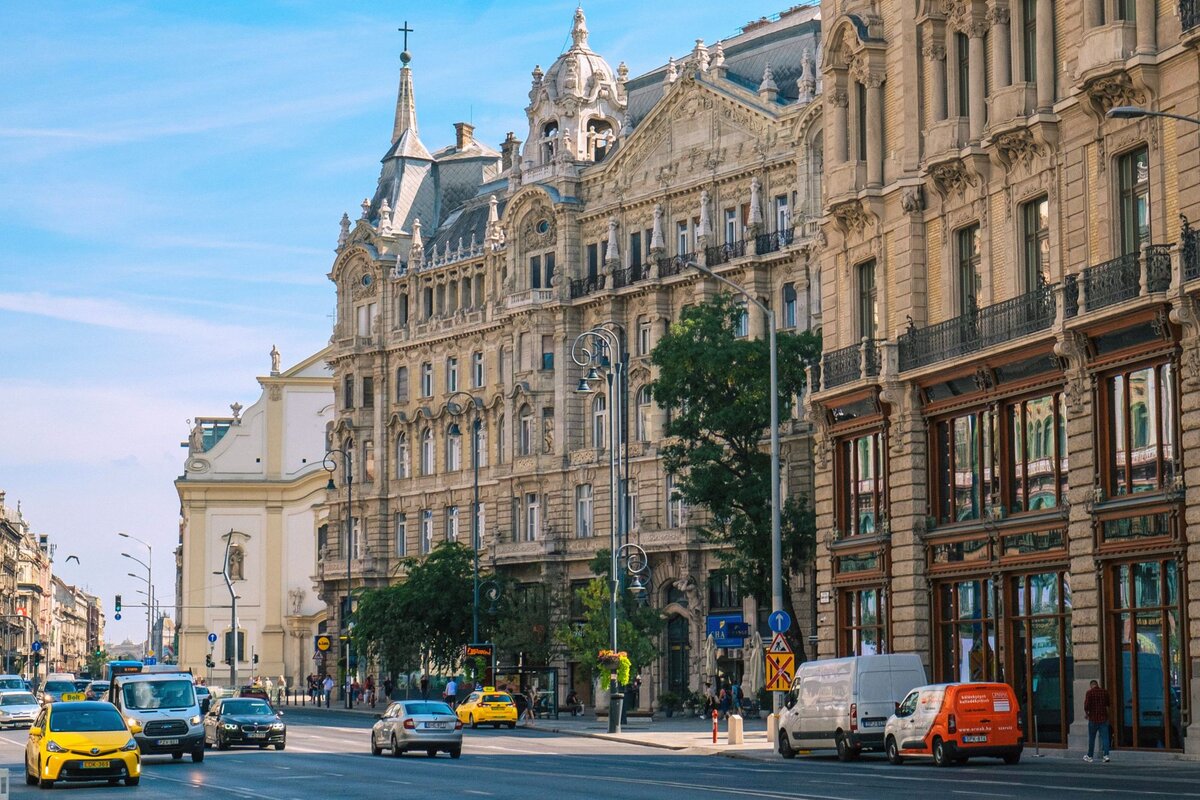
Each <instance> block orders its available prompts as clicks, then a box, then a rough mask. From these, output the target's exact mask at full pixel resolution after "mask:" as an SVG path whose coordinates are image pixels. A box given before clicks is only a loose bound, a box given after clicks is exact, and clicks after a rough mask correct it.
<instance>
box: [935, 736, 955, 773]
mask: <svg viewBox="0 0 1200 800" xmlns="http://www.w3.org/2000/svg"><path fill="white" fill-rule="evenodd" d="M933 763H934V764H935V765H936V766H939V767H948V766H950V763H951V762H950V753H948V752H947V749H946V743H945V742H943V741H942V739H941V737H940V736H939V737H938V738H936V739H934V740H933Z"/></svg>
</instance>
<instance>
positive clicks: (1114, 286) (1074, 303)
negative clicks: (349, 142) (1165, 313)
mask: <svg viewBox="0 0 1200 800" xmlns="http://www.w3.org/2000/svg"><path fill="white" fill-rule="evenodd" d="M1184 271H1185V275H1186V271H1187V263H1186V261H1185V262H1184ZM1143 276H1144V280H1143ZM1170 286H1171V252H1170V247H1169V246H1167V245H1164V244H1153V245H1147V246H1146V248H1145V250H1143V251H1142V252H1141V253H1127V254H1125V255H1122V256H1117V257H1116V258H1112V259H1109V260H1108V261H1105V262H1104V263H1102V264H1097V265H1095V266H1094V267H1088V268H1087V269H1085V270H1083V272H1081V273H1079V275H1077V276H1076V275H1070V276H1068V279H1067V282H1066V285H1065V287H1064V293H1065V302H1066V306H1065V316H1066V317H1068V318H1070V317H1074V316H1077V315H1078V314H1079V313H1081V312H1088V311H1098V310H1100V309H1102V308H1108V307H1110V306H1115V305H1117V304H1118V303H1124V302H1125V301H1127V300H1132V299H1134V298H1135V297H1138V296H1139V295H1142V294H1150V293H1155V292H1165V291H1166V290H1167V289H1169V288H1170ZM1081 294H1082V297H1081V296H1080V295H1081Z"/></svg>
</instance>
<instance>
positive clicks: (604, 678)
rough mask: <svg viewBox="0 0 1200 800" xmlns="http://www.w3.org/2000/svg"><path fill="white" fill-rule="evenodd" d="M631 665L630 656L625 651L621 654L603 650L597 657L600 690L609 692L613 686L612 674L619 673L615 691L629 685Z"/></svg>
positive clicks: (620, 652)
mask: <svg viewBox="0 0 1200 800" xmlns="http://www.w3.org/2000/svg"><path fill="white" fill-rule="evenodd" d="M630 666H631V663H630V661H629V654H628V653H626V652H625V651H624V650H621V651H619V652H617V651H613V650H601V651H600V652H599V653H598V654H597V655H596V667H597V669H598V670H599V672H600V674H599V676H598V677H599V679H600V688H601V689H603V690H604V691H606V692H607V691H609V690H610V687H611V684H612V673H613V672H614V671H615V672H616V673H617V686H616V687H615V688H613V690H614V691H615V690H616V689H619V688H620V687H621V686H624V685H625V684H627V683H629V671H630Z"/></svg>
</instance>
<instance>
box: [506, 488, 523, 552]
mask: <svg viewBox="0 0 1200 800" xmlns="http://www.w3.org/2000/svg"><path fill="white" fill-rule="evenodd" d="M508 524H509V530H511V531H512V541H514V542H516V541H519V540H520V538H521V498H519V497H514V498H512V504H511V506H510V508H509V516H508Z"/></svg>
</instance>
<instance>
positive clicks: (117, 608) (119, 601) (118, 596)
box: [113, 595, 121, 614]
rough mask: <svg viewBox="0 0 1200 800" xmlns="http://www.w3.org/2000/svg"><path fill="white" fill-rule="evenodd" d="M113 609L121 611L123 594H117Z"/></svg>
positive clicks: (116, 611)
mask: <svg viewBox="0 0 1200 800" xmlns="http://www.w3.org/2000/svg"><path fill="white" fill-rule="evenodd" d="M113 611H114V612H115V613H117V614H120V613H121V595H117V599H116V600H115V601H114V602H113Z"/></svg>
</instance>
